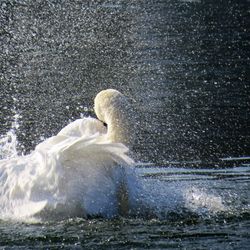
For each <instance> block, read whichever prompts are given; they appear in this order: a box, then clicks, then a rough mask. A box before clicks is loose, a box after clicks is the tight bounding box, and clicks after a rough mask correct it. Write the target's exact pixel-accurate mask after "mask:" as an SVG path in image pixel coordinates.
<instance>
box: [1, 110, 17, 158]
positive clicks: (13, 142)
mask: <svg viewBox="0 0 250 250" xmlns="http://www.w3.org/2000/svg"><path fill="white" fill-rule="evenodd" d="M13 112H14V116H13V118H14V120H13V122H12V125H11V129H10V130H9V131H8V132H7V133H6V134H5V135H2V136H0V160H2V159H11V158H14V157H16V156H17V155H18V151H17V146H18V140H17V135H16V132H17V130H18V128H19V118H20V115H19V114H18V113H17V111H16V109H13Z"/></svg>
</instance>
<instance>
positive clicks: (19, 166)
mask: <svg viewBox="0 0 250 250" xmlns="http://www.w3.org/2000/svg"><path fill="white" fill-rule="evenodd" d="M131 105H132V104H131V102H130V101H129V99H128V98H127V97H126V96H125V95H123V94H122V93H120V92H119V91H117V90H114V89H107V90H103V91H101V92H99V93H98V94H97V96H96V97H95V100H94V111H95V113H96V116H97V119H96V118H92V117H85V118H82V119H77V120H75V121H74V122H72V123H70V124H68V125H67V126H66V127H64V128H63V129H62V130H61V131H60V132H59V133H58V134H57V135H55V136H52V137H50V138H48V139H47V140H45V141H43V142H41V143H40V144H38V145H37V146H36V148H35V150H34V151H33V152H32V153H31V154H29V155H26V156H18V157H15V158H13V159H6V160H1V161H0V216H1V218H3V217H8V218H9V217H10V218H13V217H18V218H27V217H31V216H38V217H40V218H48V217H49V218H50V217H53V218H57V217H60V218H61V217H71V216H81V217H88V216H104V217H108V218H109V217H114V216H117V215H127V214H129V213H130V212H131V211H132V210H133V204H135V202H136V200H137V197H136V196H137V190H138V186H137V179H136V175H135V171H134V169H133V166H134V164H135V163H134V160H133V159H132V158H131V156H129V152H130V150H129V148H130V147H131V146H132V145H133V142H134V131H135V129H134V125H133V124H134V122H133V115H129V114H130V112H131V110H132V106H131Z"/></svg>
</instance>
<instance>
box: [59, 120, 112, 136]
mask: <svg viewBox="0 0 250 250" xmlns="http://www.w3.org/2000/svg"><path fill="white" fill-rule="evenodd" d="M106 132H107V129H106V127H105V126H104V125H103V123H102V122H100V121H99V120H97V119H94V118H91V117H87V118H83V119H77V120H75V121H74V122H72V123H70V124H69V125H67V126H66V127H64V128H63V129H62V130H61V131H60V132H59V133H58V135H63V136H70V137H72V136H73V137H87V136H91V135H93V134H96V133H100V134H105V133H106Z"/></svg>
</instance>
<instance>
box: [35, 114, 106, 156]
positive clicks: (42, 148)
mask: <svg viewBox="0 0 250 250" xmlns="http://www.w3.org/2000/svg"><path fill="white" fill-rule="evenodd" d="M106 132H107V129H106V127H105V126H104V125H103V124H102V122H100V121H99V120H97V119H94V118H90V117H89V118H83V119H78V120H76V121H74V122H72V123H70V124H69V125H67V126H66V127H64V128H63V129H62V130H61V131H60V132H59V133H58V134H57V135H56V136H52V137H50V138H48V139H47V140H45V141H44V142H42V143H40V144H38V145H37V146H36V151H38V152H40V153H43V154H46V152H49V151H50V152H60V151H62V150H64V149H65V148H67V147H70V146H71V145H73V144H75V143H76V142H78V141H84V143H87V142H88V141H91V140H92V138H93V137H96V135H101V134H105V133H106Z"/></svg>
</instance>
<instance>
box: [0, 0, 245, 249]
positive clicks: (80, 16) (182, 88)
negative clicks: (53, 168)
mask: <svg viewBox="0 0 250 250" xmlns="http://www.w3.org/2000/svg"><path fill="white" fill-rule="evenodd" d="M249 6H250V2H249V1H248V0H245V1H244V0H238V1H233V0H220V1H215V0H214V1H213V0H211V1H202V0H182V1H181V0H152V1H151V0H150V1H141V0H138V1H137V0H131V1H123V0H118V1H106V0H98V1H90V0H87V1H78V0H72V1H67V0H65V1H58V0H46V1H40V0H37V1H32V0H20V1H17V0H6V1H4V0H1V1H0V50H1V51H0V135H4V134H6V132H7V131H9V130H10V128H11V127H12V128H13V127H14V129H15V133H16V134H17V137H18V141H19V145H18V147H19V151H20V153H21V152H22V153H28V152H30V151H31V150H32V149H34V147H35V145H37V143H38V142H40V141H42V140H44V139H45V138H48V137H49V136H51V135H54V134H56V133H57V132H58V131H59V130H60V129H61V128H62V127H64V126H65V125H66V124H67V123H69V121H72V120H74V119H76V118H79V117H81V116H88V115H94V114H93V109H92V106H93V98H94V96H95V95H96V94H97V93H98V92H99V91H100V90H102V89H105V88H116V89H118V90H120V91H121V92H123V93H124V94H126V95H128V96H130V97H131V98H133V99H134V100H135V101H136V102H135V105H136V108H137V109H138V116H139V117H138V123H139V125H140V128H141V129H140V131H138V136H137V138H138V140H137V143H136V145H135V147H134V150H135V151H136V152H137V153H138V155H139V158H140V160H142V161H147V162H154V163H157V165H158V166H161V165H166V164H170V165H171V166H173V165H174V166H177V167H180V166H184V162H183V161H185V162H186V164H187V165H188V166H189V165H190V164H189V163H190V161H191V162H192V163H194V162H195V163H198V165H199V166H200V167H204V166H206V167H207V166H209V167H212V168H213V169H222V167H223V169H224V167H225V166H226V167H228V166H229V167H233V166H235V167H240V166H243V165H244V164H245V165H244V167H246V169H244V170H242V172H240V173H237V171H232V172H230V170H228V171H227V169H225V170H223V171H224V172H223V173H224V174H218V173H217V172H213V170H207V172H206V171H205V172H204V173H203V174H202V173H201V172H199V171H201V170H199V169H198V170H197V172H192V170H190V169H188V170H187V173H182V174H180V173H179V171H177V170H176V172H175V174H174V175H173V176H172V175H169V173H167V174H166V172H165V168H160V169H159V170H158V172H155V168H154V167H150V168H148V169H150V171H149V170H146V169H144V170H143V171H144V172H143V175H142V178H144V179H145V180H151V181H152V183H157V185H156V184H155V185H156V186H157V187H156V189H159V190H161V188H160V187H162V188H163V187H164V186H166V185H170V184H171V183H175V182H176V181H177V180H178V181H180V179H181V181H183V179H182V177H183V178H184V177H185V178H184V179H185V180H187V182H188V183H192V184H190V185H191V186H192V185H195V186H199V187H206V189H209V188H210V187H213V188H214V189H215V190H217V194H219V196H220V197H222V201H223V203H228V202H229V203H230V202H231V204H227V205H228V206H230V207H232V209H230V210H229V211H227V212H223V213H219V214H210V213H208V214H206V213H205V214H204V213H203V212H202V213H200V212H194V213H190V212H188V213H185V212H183V211H182V212H180V213H179V212H176V213H173V214H168V215H167V216H163V218H153V219H152V218H137V219H135V218H118V219H116V220H103V219H91V220H83V219H70V220H66V221H62V222H48V223H41V224H39V223H38V224H28V223H16V222H0V247H2V248H6V249H17V248H22V249H28V248H29V249H34V248H43V249H58V248H65V249H67V248H72V249H80V248H81V247H84V248H86V249H88V248H89V249H110V248H111V249H112V248H113V249H119V248H121V249H147V248H150V249H154V248H155V249H164V248H171V249H174V248H181V249H223V248H225V249H248V248H249V245H250V241H249V230H250V224H249V191H248V190H249V165H246V164H247V163H249V158H242V157H244V156H249V155H250V127H249V124H250V115H249V114H250V85H249V72H250V71H249V62H250V55H249V47H250V42H249V36H250V32H249V27H250V18H249V12H250V8H249ZM15 119H16V121H17V123H16V124H14V125H13V123H12V122H13V121H14V120H15ZM226 157H237V158H236V159H235V161H232V160H227V159H228V158H226ZM238 157H241V161H240V162H239V161H238V160H239V158H238ZM221 158H223V159H224V160H221ZM196 165H197V164H196ZM169 176H170V177H169ZM149 182H150V181H149ZM158 185H160V186H158ZM159 206H160V205H159ZM161 211H163V212H164V211H165V210H164V208H161Z"/></svg>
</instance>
